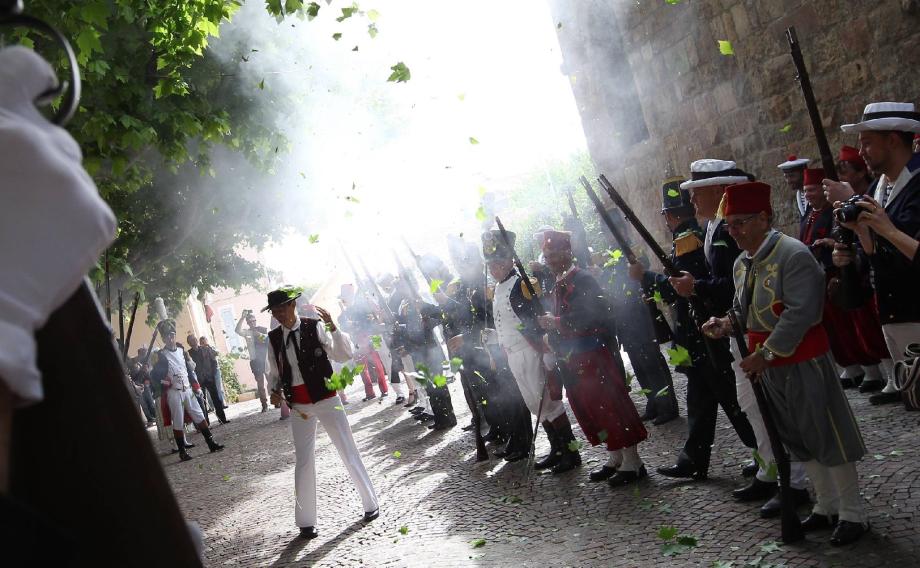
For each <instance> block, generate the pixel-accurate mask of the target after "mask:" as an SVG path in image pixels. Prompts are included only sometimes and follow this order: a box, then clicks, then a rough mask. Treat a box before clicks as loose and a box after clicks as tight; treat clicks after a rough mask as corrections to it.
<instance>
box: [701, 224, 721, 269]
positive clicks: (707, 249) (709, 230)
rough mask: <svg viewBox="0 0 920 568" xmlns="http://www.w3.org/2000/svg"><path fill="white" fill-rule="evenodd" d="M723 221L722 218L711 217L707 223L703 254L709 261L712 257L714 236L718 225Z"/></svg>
mask: <svg viewBox="0 0 920 568" xmlns="http://www.w3.org/2000/svg"><path fill="white" fill-rule="evenodd" d="M721 222H722V220H721V219H710V220H709V221H708V222H707V223H706V238H705V240H704V241H703V254H704V255H705V256H706V260H707V262H708V261H709V259H710V258H712V256H711V255H710V253H711V252H712V237H713V235H715V233H716V227H718V226H719V223H721Z"/></svg>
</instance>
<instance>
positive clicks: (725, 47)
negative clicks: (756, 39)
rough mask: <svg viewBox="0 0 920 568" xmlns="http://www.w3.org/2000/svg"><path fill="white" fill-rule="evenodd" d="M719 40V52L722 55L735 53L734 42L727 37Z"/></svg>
mask: <svg viewBox="0 0 920 568" xmlns="http://www.w3.org/2000/svg"><path fill="white" fill-rule="evenodd" d="M718 41H719V53H721V54H722V55H734V54H735V48H734V47H732V42H730V41H728V40H726V39H720V40H718Z"/></svg>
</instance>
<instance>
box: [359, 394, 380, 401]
mask: <svg viewBox="0 0 920 568" xmlns="http://www.w3.org/2000/svg"><path fill="white" fill-rule="evenodd" d="M375 398H377V395H376V394H372V395H371V396H366V397H364V398H362V399H361V402H367V401H369V400H374V399H375Z"/></svg>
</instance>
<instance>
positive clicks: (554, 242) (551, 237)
mask: <svg viewBox="0 0 920 568" xmlns="http://www.w3.org/2000/svg"><path fill="white" fill-rule="evenodd" d="M566 250H568V251H570V250H572V233H570V232H568V231H546V232H544V233H543V252H544V253H547V252H561V251H566Z"/></svg>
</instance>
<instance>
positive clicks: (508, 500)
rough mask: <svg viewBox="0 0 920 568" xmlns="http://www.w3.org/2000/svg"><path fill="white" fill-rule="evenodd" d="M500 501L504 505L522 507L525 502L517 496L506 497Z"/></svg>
mask: <svg viewBox="0 0 920 568" xmlns="http://www.w3.org/2000/svg"><path fill="white" fill-rule="evenodd" d="M499 501H501V502H502V503H507V504H509V505H520V504H521V503H523V502H524V500H523V499H521V498H520V497H518V496H517V495H505V496H504V497H502V498H501V499H499Z"/></svg>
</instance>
